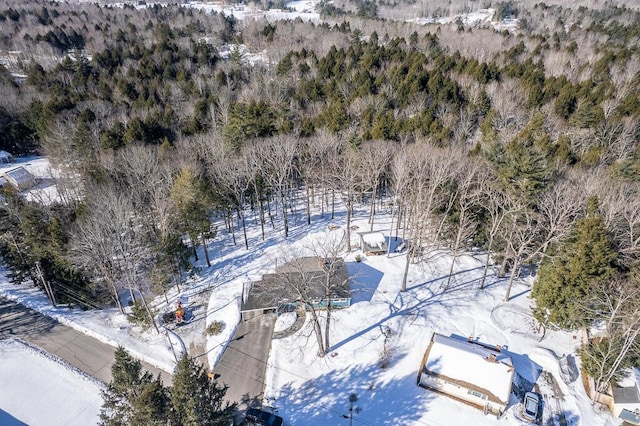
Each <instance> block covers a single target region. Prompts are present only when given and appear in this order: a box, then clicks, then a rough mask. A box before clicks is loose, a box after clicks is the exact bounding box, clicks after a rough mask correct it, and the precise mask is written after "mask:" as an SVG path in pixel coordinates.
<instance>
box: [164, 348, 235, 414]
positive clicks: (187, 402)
mask: <svg viewBox="0 0 640 426" xmlns="http://www.w3.org/2000/svg"><path fill="white" fill-rule="evenodd" d="M226 391H227V387H226V386H221V385H219V384H218V383H217V382H215V381H213V380H211V379H210V378H209V377H208V375H207V373H206V372H205V370H204V368H203V367H202V366H201V365H199V364H197V363H196V362H195V361H194V360H193V359H191V358H189V357H187V356H186V355H185V356H183V357H182V359H181V360H180V361H179V362H178V366H177V370H176V374H175V375H174V376H173V387H172V388H171V390H170V395H171V405H172V413H171V424H175V425H190V426H197V425H210V426H218V425H220V426H226V425H228V424H229V422H230V421H231V420H232V419H233V415H234V411H235V408H236V405H235V404H229V403H228V402H225V400H224V396H225V393H226Z"/></svg>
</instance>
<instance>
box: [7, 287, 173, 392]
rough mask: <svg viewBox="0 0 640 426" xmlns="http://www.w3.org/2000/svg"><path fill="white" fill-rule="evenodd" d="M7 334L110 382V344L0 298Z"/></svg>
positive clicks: (167, 378) (165, 376)
mask: <svg viewBox="0 0 640 426" xmlns="http://www.w3.org/2000/svg"><path fill="white" fill-rule="evenodd" d="M10 337H15V338H20V339H22V340H24V341H26V342H28V343H31V344H32V345H35V346H38V347H39V348H41V349H44V350H45V351H47V352H49V353H52V354H54V355H56V356H58V357H59V358H62V359H63V360H64V361H66V362H67V363H68V364H70V365H72V366H74V367H76V368H78V369H80V370H82V371H84V372H85V373H87V374H89V375H90V376H93V377H95V378H96V379H98V380H100V381H102V382H104V383H109V382H110V381H111V364H113V361H114V360H115V355H114V353H115V348H114V347H113V346H109V345H107V344H105V343H102V342H100V341H99V340H96V339H94V338H93V337H89V336H87V335H85V334H82V333H80V332H78V331H76V330H74V329H73V328H71V327H67V326H65V325H62V324H60V323H59V322H57V321H56V320H54V319H51V318H49V317H46V316H44V315H42V314H40V313H38V312H36V311H34V310H32V309H29V308H27V307H25V306H23V305H20V304H19V303H16V302H12V301H9V300H6V299H4V298H2V297H0V339H4V338H10ZM142 365H143V367H144V368H145V369H147V370H148V371H150V372H151V373H152V374H153V375H154V376H156V375H157V374H158V373H160V375H161V377H162V381H163V382H164V384H165V385H170V384H171V383H172V378H171V375H170V374H169V373H167V372H165V371H162V370H160V369H158V368H155V367H152V366H151V365H149V364H147V363H145V362H143V363H142Z"/></svg>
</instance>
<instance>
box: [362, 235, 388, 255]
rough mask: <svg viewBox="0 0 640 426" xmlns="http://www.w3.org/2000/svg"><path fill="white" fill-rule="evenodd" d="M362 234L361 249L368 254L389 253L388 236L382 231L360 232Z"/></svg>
mask: <svg viewBox="0 0 640 426" xmlns="http://www.w3.org/2000/svg"><path fill="white" fill-rule="evenodd" d="M358 235H359V236H360V250H362V252H363V253H364V254H366V255H367V256H373V255H381V254H386V253H387V238H386V237H385V236H384V234H383V233H382V232H379V231H372V232H358Z"/></svg>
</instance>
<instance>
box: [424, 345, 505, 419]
mask: <svg viewBox="0 0 640 426" xmlns="http://www.w3.org/2000/svg"><path fill="white" fill-rule="evenodd" d="M513 374H514V367H513V363H512V362H511V358H510V357H509V356H508V355H506V354H505V353H503V352H502V349H501V348H500V346H490V345H485V344H482V343H479V342H476V341H472V340H463V339H460V338H456V337H447V336H444V335H442V334H438V333H434V334H433V336H432V337H431V341H430V342H429V346H428V347H427V350H426V352H425V354H424V357H423V359H422V364H421V365H420V371H419V373H418V385H419V386H421V387H424V388H426V389H429V390H432V391H435V392H438V393H441V394H443V395H447V396H448V397H450V398H453V399H456V400H458V401H461V402H464V403H466V404H469V405H471V406H474V407H477V408H480V409H482V410H484V412H485V413H493V414H495V415H501V414H502V413H503V412H504V410H505V409H506V408H507V404H508V403H509V396H510V395H511V386H512V380H513Z"/></svg>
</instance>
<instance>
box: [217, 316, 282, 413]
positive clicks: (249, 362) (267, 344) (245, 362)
mask: <svg viewBox="0 0 640 426" xmlns="http://www.w3.org/2000/svg"><path fill="white" fill-rule="evenodd" d="M275 322H276V315H275V313H269V314H263V313H262V312H260V313H258V314H254V315H253V316H252V317H251V318H247V319H245V320H241V321H240V324H238V328H237V329H236V332H235V334H234V336H233V338H232V339H231V341H230V342H229V345H228V346H227V348H226V349H225V351H224V353H223V354H222V357H221V358H220V361H218V363H217V364H216V366H215V368H214V369H213V373H214V375H215V377H216V378H217V379H218V380H219V381H221V382H223V383H225V384H227V385H228V386H229V389H228V390H227V394H226V398H227V400H228V401H230V402H237V403H238V409H239V411H243V410H244V409H245V408H247V407H260V406H261V405H262V398H263V396H264V386H265V373H266V370H267V360H268V358H269V351H270V350H271V338H272V336H273V328H274V326H275Z"/></svg>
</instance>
